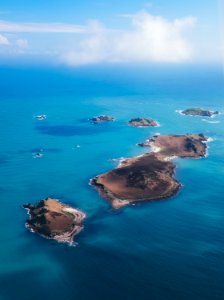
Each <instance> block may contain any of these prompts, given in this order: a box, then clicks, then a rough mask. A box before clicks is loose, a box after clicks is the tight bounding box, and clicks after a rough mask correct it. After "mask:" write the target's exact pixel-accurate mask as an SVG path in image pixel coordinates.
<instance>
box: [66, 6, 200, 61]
mask: <svg viewBox="0 0 224 300" xmlns="http://www.w3.org/2000/svg"><path fill="white" fill-rule="evenodd" d="M125 16H126V17H128V18H130V20H131V24H132V27H131V30H126V31H121V30H116V31H112V30H109V29H107V28H104V27H103V26H102V25H100V24H99V23H96V24H95V27H92V26H89V27H88V28H87V30H86V31H87V32H88V35H87V37H85V38H82V39H81V40H80V41H79V43H76V46H75V47H74V49H73V50H70V51H68V52H67V53H65V54H64V55H63V56H62V59H63V60H64V61H65V62H66V63H68V64H70V65H82V64H89V63H99V62H182V61H186V60H189V59H191V57H192V47H191V43H190V41H189V39H188V38H187V36H186V35H185V34H186V31H187V30H188V29H190V28H192V27H194V25H195V22H196V19H195V18H193V17H186V18H181V19H175V20H172V21H169V20H167V19H165V18H163V17H160V16H153V15H151V14H149V13H147V12H139V13H137V14H135V15H125Z"/></svg>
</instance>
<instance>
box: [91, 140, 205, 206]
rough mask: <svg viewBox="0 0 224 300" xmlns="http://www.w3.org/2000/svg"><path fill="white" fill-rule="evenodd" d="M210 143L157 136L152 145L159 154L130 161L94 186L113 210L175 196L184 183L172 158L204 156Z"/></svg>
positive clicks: (102, 177) (97, 180) (98, 180)
mask: <svg viewBox="0 0 224 300" xmlns="http://www.w3.org/2000/svg"><path fill="white" fill-rule="evenodd" d="M206 140H207V139H206V138H205V137H204V135H202V134H199V135H196V134H195V135H190V134H187V135H180V136H177V135H166V136H154V137H153V138H152V139H151V140H150V141H151V142H150V146H151V147H154V150H155V147H157V148H156V152H151V153H147V154H144V155H142V156H139V157H135V158H130V159H126V160H124V161H123V162H122V163H121V164H120V165H119V167H118V168H116V169H113V170H111V171H109V172H106V173H104V174H101V175H98V176H96V177H95V178H93V179H92V180H91V184H92V185H93V186H94V187H95V188H96V189H97V190H98V191H99V193H100V194H101V195H102V196H103V197H104V198H106V199H107V200H109V201H110V203H111V204H112V206H113V208H120V207H124V206H127V205H129V204H131V203H137V202H143V201H150V200H159V199H165V198H168V197H171V196H173V195H175V194H176V193H177V192H178V190H179V189H180V187H181V184H180V183H179V182H178V181H177V180H176V179H175V178H174V171H175V167H176V166H175V164H174V163H173V162H171V161H170V157H173V156H179V157H192V158H193V157H194V158H198V157H202V156H204V155H205V153H206V144H205V141H206ZM147 146H149V145H148V144H147Z"/></svg>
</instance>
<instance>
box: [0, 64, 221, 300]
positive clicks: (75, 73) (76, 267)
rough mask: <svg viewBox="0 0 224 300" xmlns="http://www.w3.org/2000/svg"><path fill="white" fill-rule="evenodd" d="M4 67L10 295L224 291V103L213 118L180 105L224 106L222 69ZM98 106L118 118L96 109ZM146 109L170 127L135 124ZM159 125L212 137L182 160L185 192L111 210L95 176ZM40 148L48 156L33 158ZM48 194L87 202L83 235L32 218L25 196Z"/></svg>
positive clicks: (206, 295)
mask: <svg viewBox="0 0 224 300" xmlns="http://www.w3.org/2000/svg"><path fill="white" fill-rule="evenodd" d="M0 78H1V80H0V93H1V98H0V119H1V127H0V144H1V147H0V176H1V177H0V178H1V181H0V195H1V197H0V199H1V200H0V201H1V218H0V225H1V227H0V238H1V246H0V299H1V300H9V299H10V300H11V299H12V300H17V299H23V300H26V299H27V300H28V299H29V300H30V299H32V300H34V299H35V300H36V299H37V300H39V299H48V300H53V299H54V300H58V299H68V300H72V299H78V300H87V299H88V300H89V299H93V300H95V299H96V300H101V299H102V300H103V299H107V300H114V299H116V300H126V299H127V300H137V299H141V300H149V299H151V300H176V299H177V300H191V299H194V300H207V299H208V300H213V299H223V293H224V288H223V282H224V263H223V262H224V239H223V228H224V197H223V188H224V184H223V178H224V164H223V162H224V159H223V149H224V138H223V137H224V126H223V124H224V115H223V114H221V115H219V116H217V117H216V118H214V119H209V122H208V120H203V119H202V118H198V117H184V116H181V115H180V114H178V113H176V112H175V110H177V109H184V108H188V107H192V106H202V107H205V108H209V109H211V110H220V111H221V112H224V85H223V75H222V72H221V69H219V68H218V67H217V66H197V67H196V66H188V67H186V66H185V67H179V66H176V67H172V68H171V67H155V66H148V67H132V68H131V67H128V66H125V67H119V66H114V67H109V66H108V67H105V68H103V67H92V68H80V69H74V70H73V69H60V68H51V69H47V68H31V67H30V68H9V67H8V68H7V67H5V68H1V70H0ZM37 114H46V115H47V119H46V120H44V121H37V120H35V119H34V118H33V116H34V115H37ZM98 114H109V115H112V116H114V117H115V118H116V119H117V121H116V122H113V123H110V124H100V125H92V124H90V123H89V122H88V121H87V119H88V118H90V117H92V116H95V115H98ZM141 116H143V117H152V118H154V119H156V120H158V121H159V122H160V124H161V127H159V128H147V129H145V128H132V127H129V126H127V121H128V120H129V119H130V118H133V117H141ZM158 132H159V133H161V134H165V133H176V134H181V133H188V132H191V133H205V134H206V135H208V136H209V137H211V138H213V140H214V141H213V142H211V143H209V156H208V157H207V158H205V159H199V160H190V159H182V160H181V159H177V160H176V164H177V170H176V176H177V178H178V179H179V180H180V181H181V182H182V184H183V188H182V190H181V191H180V193H179V194H178V195H177V196H175V197H174V198H172V199H169V200H164V201H160V202H154V203H146V204H142V205H135V206H131V207H127V208H125V209H123V210H120V211H113V210H111V208H110V206H109V204H108V203H107V202H106V201H104V200H103V199H101V198H100V196H99V195H98V194H97V192H96V191H95V190H94V189H93V188H92V187H91V186H89V184H88V183H89V179H90V178H92V177H93V176H95V175H97V174H100V173H102V172H105V171H107V170H109V169H111V168H114V167H115V166H116V162H114V161H113V160H112V159H114V158H120V157H132V156H135V155H139V154H141V153H143V152H144V151H146V149H142V148H138V147H137V146H136V143H138V142H142V141H144V140H145V139H146V138H148V137H149V136H150V135H152V134H155V133H158ZM77 145H80V147H79V148H78V147H77ZM39 149H43V153H44V156H43V157H42V158H41V159H34V158H33V156H32V154H33V153H34V152H36V151H38V150H39ZM47 196H52V197H56V198H58V199H61V200H62V201H64V202H65V203H68V204H70V205H72V206H74V207H78V208H80V209H82V210H84V211H85V212H86V213H87V219H86V222H85V229H84V231H82V233H81V234H80V235H79V236H78V237H77V239H76V242H77V243H78V244H77V246H76V247H69V246H67V245H65V244H58V243H56V242H54V241H50V240H45V239H43V238H41V237H39V236H37V235H34V234H32V233H30V232H29V231H27V230H26V228H25V227H24V223H25V220H26V218H27V215H26V212H25V211H24V210H23V209H22V207H21V206H22V204H24V203H27V202H32V203H35V202H36V201H38V200H39V199H42V198H45V197H47Z"/></svg>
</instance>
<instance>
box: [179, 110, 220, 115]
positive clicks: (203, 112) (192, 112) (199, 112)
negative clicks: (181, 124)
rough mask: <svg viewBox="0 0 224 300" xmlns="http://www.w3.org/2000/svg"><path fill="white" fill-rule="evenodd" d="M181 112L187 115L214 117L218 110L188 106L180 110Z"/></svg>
mask: <svg viewBox="0 0 224 300" xmlns="http://www.w3.org/2000/svg"><path fill="white" fill-rule="evenodd" d="M180 112H181V114H183V115H186V116H200V117H213V116H215V115H218V114H219V112H218V111H210V110H206V109H202V108H188V109H185V110H182V111H180Z"/></svg>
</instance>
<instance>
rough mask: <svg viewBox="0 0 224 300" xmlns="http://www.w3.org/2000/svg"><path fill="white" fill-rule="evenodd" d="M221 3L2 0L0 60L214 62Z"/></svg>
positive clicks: (219, 48)
mask: <svg viewBox="0 0 224 300" xmlns="http://www.w3.org/2000/svg"><path fill="white" fill-rule="evenodd" d="M223 9H224V6H223V0H217V1H216V0H197V1H196V0H194V1H193V0H188V1H179V0H169V1H167V0H154V1H150V2H147V1H140V0H138V1H137V0H122V1H121V0H113V1H105V0H82V1H76V0H63V1H61V0H38V1H30V0H19V1H18V0H10V1H8V0H2V1H1V3H0V61H4V60H7V59H9V60H10V59H11V58H14V59H18V60H21V59H22V60H24V61H25V60H26V58H29V60H35V59H41V58H43V59H46V58H47V59H48V60H49V61H52V62H55V63H65V64H69V65H73V66H76V65H82V64H97V63H122V62H128V63H132V62H134V63H136V62H137V63H138V62H161V63H183V62H187V61H193V62H203V61H204V62H205V61H211V62H212V61H219V60H221V56H222V50H223V48H222V34H223V32H222V17H223V15H222V14H223Z"/></svg>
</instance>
